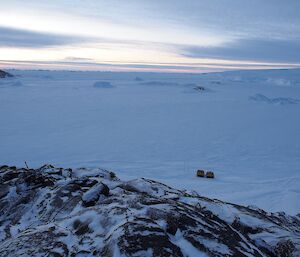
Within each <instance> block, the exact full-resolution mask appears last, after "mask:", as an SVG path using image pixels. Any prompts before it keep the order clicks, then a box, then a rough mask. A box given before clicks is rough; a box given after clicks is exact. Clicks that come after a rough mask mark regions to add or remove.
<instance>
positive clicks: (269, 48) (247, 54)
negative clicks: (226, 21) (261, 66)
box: [181, 39, 300, 63]
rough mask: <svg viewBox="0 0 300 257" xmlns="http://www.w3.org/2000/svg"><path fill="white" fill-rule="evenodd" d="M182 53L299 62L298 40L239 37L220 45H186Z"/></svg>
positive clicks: (233, 58)
mask: <svg viewBox="0 0 300 257" xmlns="http://www.w3.org/2000/svg"><path fill="white" fill-rule="evenodd" d="M181 50H182V54H183V55H184V56H186V57H194V58H216V59H217V58H221V59H230V60H250V61H269V62H294V63H296V62H298V63H300V40H278V39H274V40H271V39H240V40H236V41H235V42H232V43H229V44H225V45H224V46H220V47H198V46H191V47H189V46H187V47H183V48H181Z"/></svg>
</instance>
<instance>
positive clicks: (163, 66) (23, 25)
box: [0, 0, 300, 73]
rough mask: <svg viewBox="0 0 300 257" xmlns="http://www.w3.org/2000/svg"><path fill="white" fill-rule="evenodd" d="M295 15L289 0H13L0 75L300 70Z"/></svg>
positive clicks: (6, 7)
mask: <svg viewBox="0 0 300 257" xmlns="http://www.w3.org/2000/svg"><path fill="white" fill-rule="evenodd" d="M20 3H22V4H20ZM299 8H300V3H299V2H298V1H295V0H290V1H288V4H287V3H286V2H285V3H282V2H281V1H277V0H276V1H264V2H263V3H262V2H261V1H258V0H254V1H252V2H251V3H249V2H247V3H241V2H236V1H226V3H225V1H224V2H220V1H215V0H213V1H208V0H205V1H201V2H199V1H194V0H189V1H187V2H185V3H182V2H181V1H164V2H163V3H161V2H160V1H151V2H148V1H136V0H131V1H127V2H126V3H125V2H122V1H117V0H115V1H110V2H108V3H107V2H105V1H98V2H94V1H85V2H84V3H83V2H81V1H63V2H61V1H57V0H55V1H51V3H43V2H40V1H36V0H30V1H26V3H24V2H21V1H19V0H12V1H9V2H5V3H2V6H1V10H0V68H1V69H23V70H28V69H29V70H30V69H46V70H91V71H116V72H126V71H127V72H131V71H132V72H164V73H165V72H171V73H174V72H175V73H208V72H219V71H227V70H253V69H255V70H261V69H287V68H300V54H299V53H300V37H299V35H300V18H299V15H298V13H297V10H299Z"/></svg>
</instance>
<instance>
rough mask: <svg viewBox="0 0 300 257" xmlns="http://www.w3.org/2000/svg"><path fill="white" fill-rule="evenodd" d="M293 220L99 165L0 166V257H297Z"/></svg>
mask: <svg viewBox="0 0 300 257" xmlns="http://www.w3.org/2000/svg"><path fill="white" fill-rule="evenodd" d="M299 254H300V219H299V217H298V216H295V217H292V216H288V215H286V214H284V213H267V212H265V211H263V210H260V209H256V208H251V207H244V206H240V205H235V204H230V203H225V202H222V201H218V200H212V199H208V198H205V197H202V196H199V195H197V194H196V193H188V192H186V191H180V190H176V189H173V188H171V187H168V186H166V185H164V184H161V183H159V182H156V181H152V180H149V179H136V180H132V181H127V182H126V181H121V180H119V179H118V178H117V177H116V176H115V174H114V173H112V172H109V171H106V170H103V169H73V170H72V169H62V168H55V167H53V166H51V165H45V166H43V167H41V168H39V169H24V168H22V169H18V168H16V167H8V166H2V167H1V168H0V256H21V255H22V256H299Z"/></svg>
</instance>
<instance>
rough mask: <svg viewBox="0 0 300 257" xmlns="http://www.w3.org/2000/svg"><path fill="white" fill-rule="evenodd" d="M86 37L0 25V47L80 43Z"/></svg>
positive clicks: (39, 46) (37, 46)
mask: <svg viewBox="0 0 300 257" xmlns="http://www.w3.org/2000/svg"><path fill="white" fill-rule="evenodd" d="M87 40H90V39H88V38H84V37H76V36H65V35H59V34H53V33H39V32H34V31H30V30H22V29H14V28H8V27H0V47H25V48H42V47H51V46H60V45H68V44H75V43H82V42H85V41H87Z"/></svg>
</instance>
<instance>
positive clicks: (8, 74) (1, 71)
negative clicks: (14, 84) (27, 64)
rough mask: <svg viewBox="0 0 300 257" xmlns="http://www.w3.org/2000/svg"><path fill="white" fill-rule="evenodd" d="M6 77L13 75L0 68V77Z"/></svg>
mask: <svg viewBox="0 0 300 257" xmlns="http://www.w3.org/2000/svg"><path fill="white" fill-rule="evenodd" d="M8 77H13V75H11V74H10V73H8V72H6V71H3V70H0V79H2V78H8Z"/></svg>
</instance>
